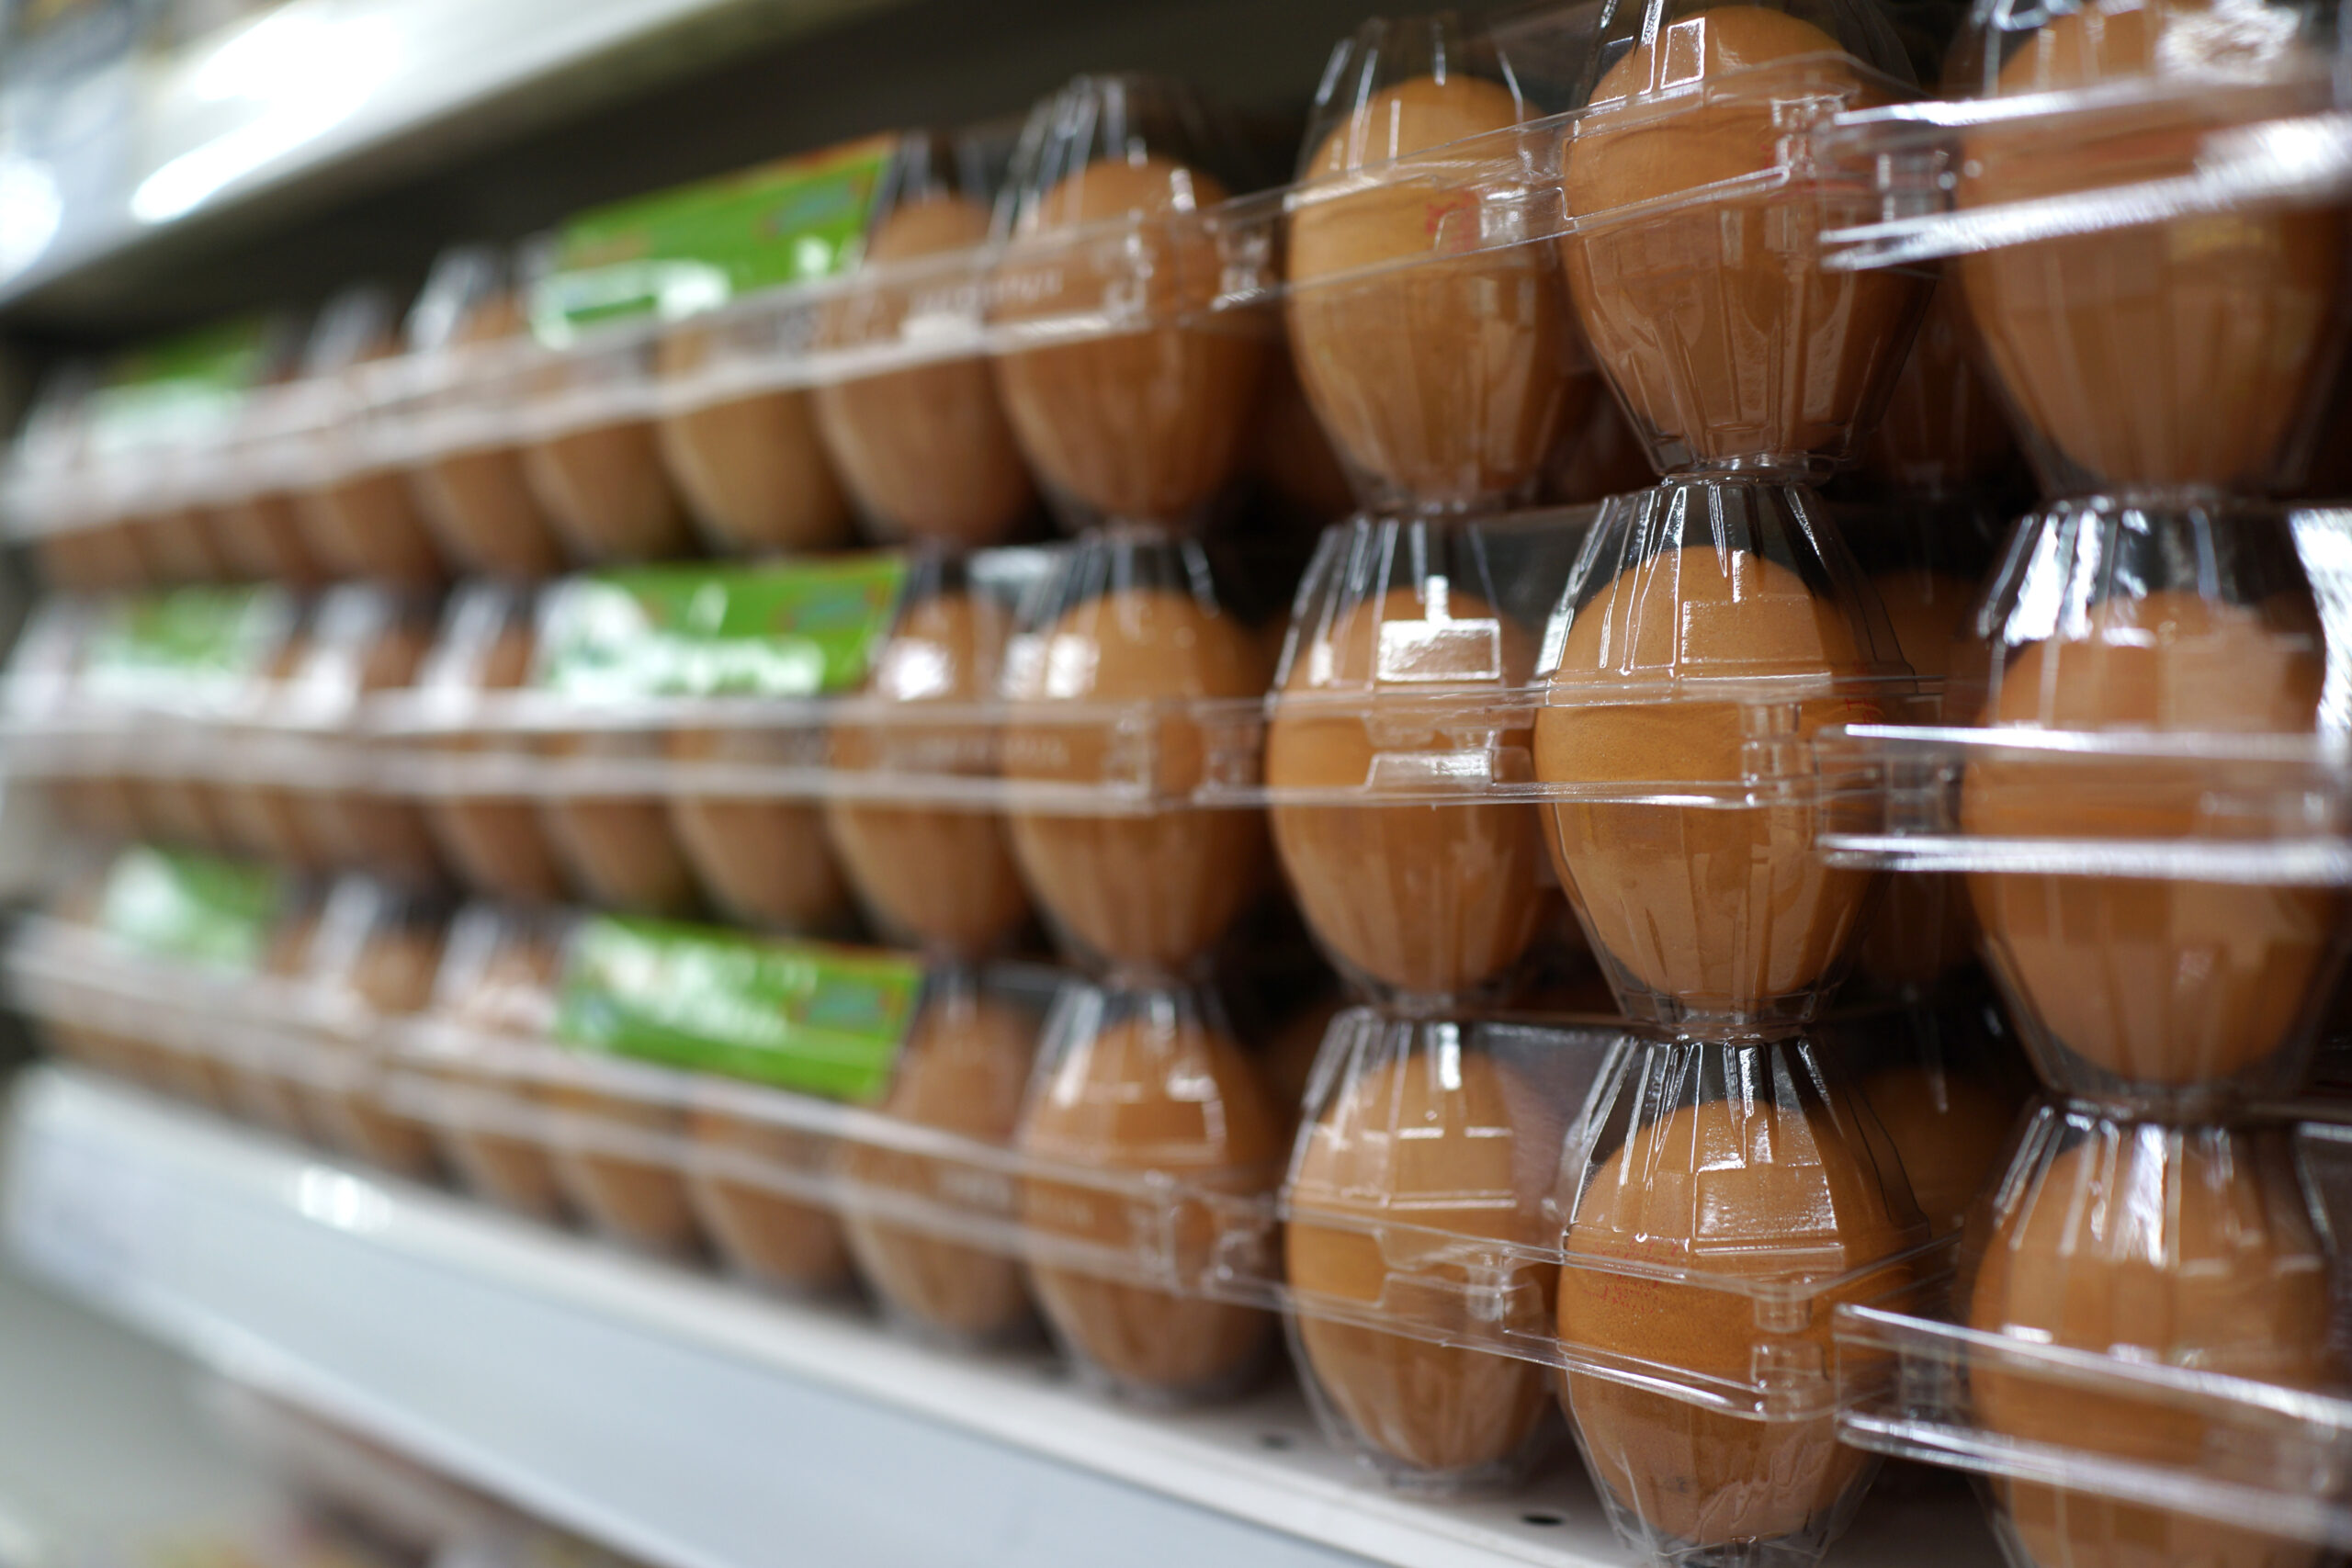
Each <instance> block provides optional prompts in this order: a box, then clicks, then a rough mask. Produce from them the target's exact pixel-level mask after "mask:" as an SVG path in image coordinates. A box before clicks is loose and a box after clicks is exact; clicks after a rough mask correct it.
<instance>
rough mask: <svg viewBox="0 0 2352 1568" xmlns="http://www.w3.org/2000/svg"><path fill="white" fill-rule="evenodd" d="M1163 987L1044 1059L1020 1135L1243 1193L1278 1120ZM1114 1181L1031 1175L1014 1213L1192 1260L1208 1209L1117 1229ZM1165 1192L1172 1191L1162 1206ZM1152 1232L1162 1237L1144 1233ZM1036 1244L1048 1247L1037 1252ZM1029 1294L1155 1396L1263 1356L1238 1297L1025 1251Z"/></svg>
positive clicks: (1049, 1155)
mask: <svg viewBox="0 0 2352 1568" xmlns="http://www.w3.org/2000/svg"><path fill="white" fill-rule="evenodd" d="M1169 1000H1170V998H1164V997H1163V998H1149V999H1147V1000H1146V1001H1144V1002H1143V1003H1142V1005H1141V1007H1140V1009H1139V1010H1137V1011H1136V1013H1135V1014H1134V1015H1133V1016H1130V1017H1127V1018H1125V1019H1123V1020H1121V1021H1118V1022H1115V1023H1113V1024H1111V1025H1109V1026H1108V1027H1106V1028H1104V1029H1103V1031H1102V1032H1101V1033H1099V1034H1097V1035H1096V1036H1095V1037H1094V1038H1093V1039H1091V1040H1089V1041H1087V1042H1086V1043H1083V1044H1080V1045H1079V1046H1077V1047H1076V1048H1074V1049H1072V1050H1071V1051H1069V1053H1068V1054H1067V1055H1064V1056H1063V1057H1062V1058H1061V1059H1060V1060H1058V1061H1057V1062H1055V1063H1054V1064H1053V1066H1052V1068H1051V1070H1050V1071H1048V1072H1046V1074H1045V1075H1044V1077H1043V1078H1042V1080H1041V1081H1040V1082H1039V1083H1038V1084H1037V1085H1036V1087H1035V1089H1033V1091H1032V1092H1031V1095H1030V1100H1029V1104H1028V1106H1027V1108H1026V1110H1025V1111H1023V1116H1022V1121H1021V1131H1020V1135H1019V1140H1018V1141H1019V1146H1020V1148H1021V1149H1022V1151H1023V1153H1025V1154H1028V1155H1030V1156H1034V1157H1035V1158H1037V1159H1041V1160H1046V1161H1053V1162H1059V1163H1063V1164H1067V1165H1072V1166H1079V1167H1084V1168H1091V1169H1095V1170H1103V1171H1121V1170H1127V1171H1136V1170H1148V1171H1158V1172H1161V1173H1163V1174H1165V1175H1166V1176H1168V1177H1170V1178H1173V1179H1177V1180H1180V1181H1183V1182H1185V1183H1188V1184H1190V1185H1193V1186H1194V1187H1196V1188H1202V1189H1207V1190H1212V1191H1217V1192H1227V1193H1235V1194H1249V1193H1256V1192H1261V1191H1263V1190H1266V1189H1268V1188H1270V1187H1272V1185H1273V1183H1274V1181H1275V1179H1276V1176H1277V1172H1276V1162H1277V1161H1278V1160H1279V1159H1280V1158H1281V1156H1282V1145H1281V1142H1280V1139H1281V1136H1282V1130H1283V1129H1282V1118H1280V1117H1279V1116H1277V1115H1275V1114H1274V1112H1273V1111H1272V1107H1270V1106H1269V1105H1268V1104H1267V1103H1266V1094H1265V1089H1264V1088H1263V1087H1262V1086H1261V1084H1260V1083H1259V1081H1258V1077H1257V1070H1256V1068H1255V1067H1254V1066H1251V1064H1250V1058H1249V1057H1248V1056H1247V1055H1244V1054H1243V1052H1242V1049H1241V1047H1240V1046H1239V1045H1238V1044H1237V1043H1234V1042H1233V1041H1232V1040H1231V1039H1229V1038H1227V1036H1226V1035H1225V1034H1223V1033H1222V1032H1218V1031H1217V1030H1216V1029H1215V1028H1212V1027H1210V1026H1208V1025H1206V1024H1204V1023H1203V1022H1200V1021H1198V1020H1196V1019H1194V1018H1193V1017H1189V1016H1183V1015H1182V1014H1180V1013H1179V1011H1178V1010H1176V1009H1175V1008H1174V1007H1172V1006H1169V1005H1165V1004H1166V1003H1167V1002H1168V1001H1169ZM1172 1202H1173V1201H1172V1200H1171V1203H1172ZM1130 1207H1131V1200H1130V1199H1129V1198H1128V1197H1127V1196H1126V1195H1125V1194H1124V1193H1116V1194H1114V1193H1112V1192H1109V1191H1105V1190H1100V1189H1094V1188H1089V1187H1082V1186H1077V1185H1072V1184H1069V1183H1067V1182H1061V1181H1053V1180H1046V1179H1042V1178H1032V1179H1029V1180H1027V1181H1025V1182H1024V1183H1023V1188H1022V1196H1021V1210H1022V1219H1023V1223H1024V1224H1026V1225H1027V1226H1028V1228H1029V1230H1030V1232H1031V1233H1032V1234H1033V1235H1035V1236H1037V1237H1038V1238H1039V1241H1040V1243H1041V1244H1042V1246H1043V1247H1044V1248H1046V1249H1050V1247H1051V1246H1052V1244H1053V1243H1054V1242H1055V1241H1057V1240H1062V1239H1066V1240H1068V1241H1069V1242H1073V1243H1076V1244H1079V1245H1080V1246H1091V1247H1108V1248H1111V1249H1113V1250H1114V1251H1125V1250H1126V1249H1128V1248H1130V1247H1160V1246H1165V1247H1171V1248H1172V1249H1173V1251H1174V1253H1175V1254H1176V1255H1177V1257H1178V1258H1205V1257H1206V1256H1207V1255H1208V1251H1209V1249H1210V1248H1211V1247H1214V1246H1215V1244H1216V1232H1217V1223H1216V1216H1215V1214H1214V1213H1211V1212H1210V1211H1209V1210H1208V1209H1206V1208H1205V1207H1204V1206H1202V1205H1200V1204H1198V1203H1188V1204H1184V1205H1183V1206H1182V1207H1181V1208H1178V1209H1176V1211H1175V1212H1173V1213H1169V1214H1166V1215H1164V1216H1162V1217H1161V1223H1160V1224H1155V1225H1153V1226H1151V1227H1150V1229H1151V1231H1152V1232H1153V1233H1155V1234H1151V1235H1144V1236H1140V1237H1137V1236H1132V1235H1130V1232H1129V1225H1130V1224H1131V1223H1132V1220H1133V1216H1132V1215H1131V1214H1130V1213H1129V1210H1130ZM1163 1227H1164V1229H1165V1230H1166V1231H1167V1232H1169V1233H1170V1234H1167V1235H1159V1234H1157V1233H1159V1231H1160V1230H1162V1229H1163ZM1043 1256H1050V1251H1049V1250H1046V1251H1045V1252H1044V1253H1043ZM1030 1279H1031V1281H1032V1283H1033V1284H1034V1285H1035V1290H1036V1295H1037V1304H1038V1305H1039V1306H1040V1307H1041V1308H1042V1309H1043V1310H1044V1312H1045V1314H1046V1318H1047V1320H1048V1321H1049V1322H1051V1323H1052V1325H1053V1326H1054V1329H1055V1332H1056V1333H1057V1335H1058V1336H1059V1337H1061V1339H1062V1340H1063V1341H1064V1342H1065V1343H1066V1344H1067V1345H1068V1346H1069V1348H1070V1350H1071V1353H1072V1354H1073V1355H1075V1356H1076V1357H1077V1358H1079V1359H1080V1361H1082V1362H1083V1363H1084V1364H1086V1365H1087V1366H1088V1367H1089V1368H1090V1369H1091V1370H1092V1371H1096V1372H1099V1373H1100V1374H1102V1375H1103V1376H1105V1377H1107V1378H1109V1379H1110V1380H1111V1381H1112V1382H1114V1383H1116V1384H1118V1385H1120V1386H1122V1387H1124V1388H1127V1389H1130V1390H1133V1391H1136V1392H1138V1393H1144V1394H1147V1395H1151V1396H1158V1397H1161V1398H1183V1397H1188V1396H1206V1395H1211V1394H1215V1393H1225V1392H1227V1391H1229V1390H1231V1389H1232V1388H1234V1387H1235V1386H1236V1385H1238V1383H1239V1382H1242V1381H1243V1380H1245V1379H1247V1378H1248V1377H1250V1375H1251V1374H1252V1373H1253V1372H1254V1371H1256V1370H1257V1368H1258V1367H1259V1365H1260V1364H1261V1361H1262V1359H1263V1357H1264V1354H1265V1351H1266V1348H1267V1345H1268V1342H1269V1339H1270V1337H1271V1334H1272V1328H1273V1320H1272V1318H1271V1317H1269V1316H1268V1315H1267V1314H1264V1313H1262V1312H1260V1311H1258V1310H1257V1309H1255V1308H1252V1307H1240V1306H1233V1305H1229V1304H1227V1303H1223V1302H1216V1301H1208V1300H1204V1299H1203V1298H1200V1297H1197V1296H1193V1295H1179V1294H1176V1293H1174V1292H1170V1291H1167V1290H1163V1289H1160V1288H1158V1287H1155V1286H1151V1285H1142V1284H1130V1283H1128V1282H1126V1281H1125V1280H1120V1279H1116V1278H1112V1277H1109V1276H1108V1275H1105V1274H1098V1273H1091V1272H1087V1271H1084V1270H1082V1269H1073V1268H1069V1267H1057V1266H1053V1265H1050V1264H1048V1263H1046V1262H1044V1261H1037V1262H1034V1263H1033V1264H1032V1265H1031V1268H1030Z"/></svg>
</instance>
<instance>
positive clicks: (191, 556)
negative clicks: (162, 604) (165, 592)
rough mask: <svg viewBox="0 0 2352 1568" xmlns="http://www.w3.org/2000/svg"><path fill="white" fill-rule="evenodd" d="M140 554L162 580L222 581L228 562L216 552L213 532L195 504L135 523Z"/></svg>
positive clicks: (157, 514) (157, 578)
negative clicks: (138, 536) (212, 537)
mask: <svg viewBox="0 0 2352 1568" xmlns="http://www.w3.org/2000/svg"><path fill="white" fill-rule="evenodd" d="M134 526H137V527H138V528H139V529H140V530H141V537H140V554H141V555H142V556H144V557H145V558H146V559H147V562H148V568H149V570H151V571H153V574H154V576H155V578H156V580H157V581H161V582H218V581H221V580H222V579H223V577H224V576H225V575H226V572H227V564H226V563H225V562H223V561H222V560H221V559H220V557H219V556H218V555H216V554H215V553H214V552H213V549H212V539H211V536H210V533H209V530H207V528H206V527H205V525H204V516H203V514H202V513H200V512H199V511H198V509H196V508H195V507H175V508H173V509H172V510H170V511H167V512H160V513H156V514H155V515H153V516H152V517H148V518H144V519H142V520H141V521H140V522H138V523H137V524H135V525H134Z"/></svg>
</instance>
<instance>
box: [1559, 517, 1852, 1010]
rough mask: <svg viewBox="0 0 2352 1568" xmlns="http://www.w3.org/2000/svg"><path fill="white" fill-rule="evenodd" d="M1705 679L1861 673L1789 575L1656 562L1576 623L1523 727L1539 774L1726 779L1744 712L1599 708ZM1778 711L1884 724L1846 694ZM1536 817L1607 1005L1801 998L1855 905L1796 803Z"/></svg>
mask: <svg viewBox="0 0 2352 1568" xmlns="http://www.w3.org/2000/svg"><path fill="white" fill-rule="evenodd" d="M1701 669H1708V670H1713V671H1725V672H1731V671H1736V673H1738V674H1740V675H1742V676H1775V677H1790V676H1806V675H1809V676H1812V677H1815V679H1816V680H1818V681H1819V682H1823V683H1825V684H1826V682H1829V681H1830V680H1833V679H1837V678H1841V677H1843V678H1852V677H1855V676H1859V675H1862V674H1865V673H1867V672H1869V671H1870V669H1871V666H1870V665H1869V664H1868V663H1867V662H1866V661H1865V660H1864V657H1863V655H1862V653H1861V652H1860V650H1859V649H1857V647H1856V644H1855V638H1854V634H1853V629H1852V627H1851V626H1850V625H1849V621H1848V620H1847V617H1846V616H1845V615H1844V614H1843V613H1842V611H1841V610H1840V609H1839V608H1838V606H1837V605H1836V604H1832V603H1830V602H1829V601H1827V600H1826V599H1823V598H1821V597H1819V596H1817V595H1815V593H1814V592H1813V591H1812V590H1811V589H1810V588H1808V587H1807V586H1806V584H1805V582H1804V580H1803V579H1802V578H1800V577H1799V576H1798V575H1797V574H1796V573H1795V572H1793V571H1792V570H1789V569H1788V568H1786V567H1782V566H1778V565H1775V564H1773V563H1772V562H1770V561H1768V560H1766V559H1764V558H1761V557H1759V556H1756V555H1751V554H1749V553H1747V552H1746V551H1744V550H1736V549H1726V550H1724V551H1722V552H1720V553H1719V552H1718V551H1716V550H1714V549H1713V548H1711V547H1691V548H1685V549H1679V550H1676V549H1668V550H1665V551H1662V552H1660V553H1658V554H1656V555H1653V556H1650V557H1648V558H1645V559H1643V560H1641V561H1639V562H1638V563H1636V564H1634V565H1633V566H1629V567H1628V568H1626V569H1625V570H1623V571H1622V572H1620V573H1619V575H1618V576H1617V577H1616V578H1615V579H1613V580H1612V581H1611V582H1610V583H1609V584H1608V585H1607V586H1606V587H1604V588H1603V589H1602V590H1601V591H1600V593H1599V594H1598V595H1597V596H1595V597H1594V598H1593V599H1592V600H1591V602H1589V603H1588V604H1584V605H1582V606H1581V607H1579V608H1578V609H1577V612H1576V616H1575V619H1574V620H1573V621H1572V622H1571V623H1570V624H1569V626H1568V629H1567V635H1566V640H1565V643H1564V645H1563V648H1562V650H1561V653H1560V659H1559V666H1558V672H1557V673H1556V674H1555V676H1554V677H1553V679H1552V682H1551V686H1550V689H1549V694H1548V697H1547V705H1546V706H1545V707H1544V708H1543V709H1542V710H1541V711H1540V712H1539V713H1538V714H1537V716H1536V719H1535V776H1536V777H1537V779H1539V780H1541V781H1544V782H1546V783H1558V784H1608V783H1612V782H1623V783H1628V784H1632V783H1644V784H1674V783H1689V784H1723V783H1726V782H1736V781H1737V780H1739V779H1740V778H1741V777H1742V775H1743V772H1744V768H1743V761H1742V747H1743V742H1744V741H1745V740H1746V739H1747V735H1746V731H1745V715H1744V714H1743V711H1742V709H1741V708H1740V706H1739V705H1736V704H1733V703H1729V702H1720V701H1718V702H1709V701H1704V700H1687V701H1681V702H1655V703H1623V702H1619V703H1612V702H1611V701H1610V697H1611V688H1612V687H1614V686H1620V685H1622V684H1623V683H1624V682H1628V681H1634V680H1655V679H1659V678H1663V677H1665V676H1668V675H1669V674H1671V673H1674V672H1675V671H1682V672H1685V673H1689V672H1692V671H1697V670H1701ZM1793 705H1794V706H1795V708H1796V715H1795V728H1796V732H1797V735H1798V736H1799V737H1804V736H1810V735H1811V734H1813V733H1814V732H1815V730H1817V729H1819V728H1821V727H1822V726H1824V725H1830V724H1858V723H1871V722H1874V721H1875V720H1876V719H1877V718H1878V716H1879V715H1878V711H1877V708H1876V705H1874V704H1872V703H1871V702H1870V701H1868V700H1867V699H1864V698H1860V697H1857V696H1851V695H1831V694H1827V693H1822V694H1817V695H1811V696H1805V697H1803V698H1800V699H1798V700H1796V701H1795V702H1794V704H1793ZM1544 820H1545V823H1546V826H1547V828H1548V829H1549V830H1550V835H1551V838H1550V842H1551V848H1552V852H1553V855H1554V858H1555V862H1556V863H1557V864H1558V867H1559V872H1560V881H1561V883H1562V885H1563V886H1566V888H1567V889H1568V890H1569V895H1570V897H1572V898H1573V899H1574V900H1575V902H1576V906H1577V914H1578V915H1579V916H1580V917H1581V919H1583V922H1584V925H1585V930H1586V932H1587V934H1588V935H1589V937H1590V938H1591V940H1592V943H1593V946H1594V948H1595V950H1596V952H1597V953H1600V954H1602V955H1605V959H1606V961H1607V962H1608V963H1609V964H1611V966H1612V969H1613V971H1614V972H1615V973H1614V975H1613V976H1612V984H1613V985H1615V986H1616V987H1617V988H1618V991H1619V995H1620V997H1621V998H1626V997H1627V994H1628V987H1631V989H1632V990H1633V992H1634V993H1635V994H1640V993H1646V994H1648V995H1649V996H1651V997H1654V998H1671V999H1672V1000H1673V1001H1674V1002H1676V1003H1678V1004H1679V1005H1680V1006H1681V1007H1682V1008H1683V1009H1685V1010H1692V1011H1699V1012H1704V1013H1713V1014H1717V1015H1741V1014H1746V1013H1748V1012H1751V1011H1752V1010H1758V1009H1761V1008H1764V1007H1766V1006H1767V1005H1769V1004H1771V1003H1773V1002H1776V1001H1780V1000H1783V999H1786V998H1797V997H1802V996H1804V995H1805V994H1806V993H1808V992H1810V991H1813V990H1815V989H1816V988H1817V987H1819V986H1820V985H1821V984H1822V982H1823V980H1824V979H1825V978H1826V976H1828V975H1829V974H1830V972H1831V970H1832V969H1833V967H1834V965H1835V964H1837V962H1838V958H1839V957H1840V955H1841V954H1842V953H1844V951H1845V949H1846V947H1847V945H1848V943H1849V941H1850V939H1851V938H1852V936H1853V935H1854V930H1855V925H1856V922H1857V921H1858V919H1860V915H1861V913H1862V911H1863V909H1864V908H1865V906H1866V904H1867V902H1868V895H1869V893H1870V890H1871V877H1870V875H1869V874H1866V873H1861V872H1853V871H1843V870H1838V869H1834V868H1832V867H1830V866H1827V865H1826V864H1824V863H1822V861H1821V859H1820V857H1819V856H1818V855H1817V854H1816V853H1815V850H1814V836H1815V832H1816V831H1817V830H1818V812H1817V810H1816V808H1815V807H1814V806H1813V805H1812V804H1810V803H1808V802H1807V801H1806V800H1805V799H1804V797H1803V796H1802V795H1800V796H1799V797H1798V798H1797V799H1795V800H1793V801H1789V802H1785V803H1776V804H1769V805H1759V806H1744V805H1743V806H1729V807H1701V806H1678V805H1665V804H1648V803H1622V802H1592V803H1584V802H1577V801H1572V800H1563V801H1558V802H1555V803H1553V804H1552V805H1551V806H1550V807H1548V808H1547V809H1546V813H1545V818H1544ZM1629 1005H1630V1002H1629Z"/></svg>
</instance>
